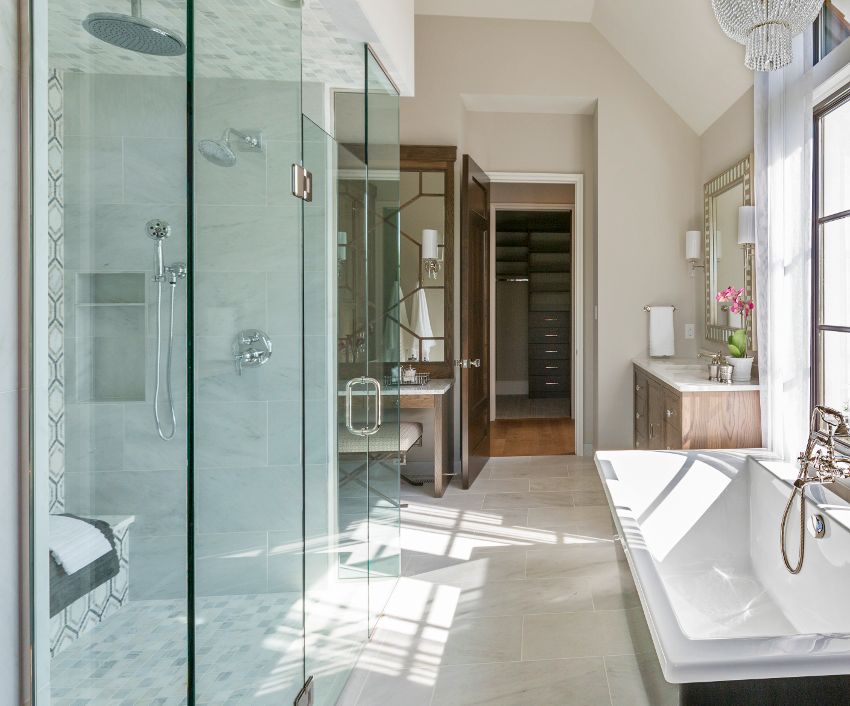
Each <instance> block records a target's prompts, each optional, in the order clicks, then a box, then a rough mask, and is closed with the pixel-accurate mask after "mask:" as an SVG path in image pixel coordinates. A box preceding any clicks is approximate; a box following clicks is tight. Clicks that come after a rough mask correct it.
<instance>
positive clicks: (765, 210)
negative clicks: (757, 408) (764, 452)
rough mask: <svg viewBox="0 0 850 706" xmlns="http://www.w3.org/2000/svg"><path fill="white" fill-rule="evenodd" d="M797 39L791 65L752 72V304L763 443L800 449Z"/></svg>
mask: <svg viewBox="0 0 850 706" xmlns="http://www.w3.org/2000/svg"><path fill="white" fill-rule="evenodd" d="M807 45H808V42H806V41H804V38H803V36H799V37H797V38H796V41H795V42H794V63H793V64H791V65H790V66H787V67H786V68H785V69H783V70H781V71H774V72H770V73H766V74H756V90H755V96H756V98H755V101H756V103H755V116H756V118H755V120H756V125H755V135H756V138H755V142H756V144H755V167H756V182H755V190H756V198H755V203H756V229H757V231H756V298H757V300H756V305H757V307H758V311H757V319H756V320H757V326H758V348H759V354H758V355H759V375H760V381H761V409H762V431H763V436H764V445H765V446H766V447H767V448H769V449H770V450H771V451H773V452H775V453H777V454H780V455H781V456H782V457H783V458H785V459H787V460H792V459H794V458H796V456H797V454H799V452H800V451H802V450H803V448H804V446H805V439H806V436H807V430H808V416H809V384H810V373H811V361H810V349H809V345H810V331H811V325H810V324H811V321H810V320H811V309H810V307H811V304H810V302H811V202H812V197H811V193H812V187H811V184H812V133H813V129H812V105H811V88H810V87H809V85H808V84H809V81H808V80H807V79H808V77H807V72H806V64H807V61H806V57H807V56H810V51H809V49H808V46H807Z"/></svg>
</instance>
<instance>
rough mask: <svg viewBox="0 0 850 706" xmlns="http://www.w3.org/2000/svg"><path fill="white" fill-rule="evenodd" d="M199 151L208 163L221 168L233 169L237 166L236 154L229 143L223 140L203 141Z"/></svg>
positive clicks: (199, 144) (199, 145)
mask: <svg viewBox="0 0 850 706" xmlns="http://www.w3.org/2000/svg"><path fill="white" fill-rule="evenodd" d="M198 151H199V152H200V153H201V154H202V155H203V156H204V158H205V159H206V160H207V161H208V162H212V163H213V164H215V165H216V166H219V167H232V166H233V165H234V164H236V152H234V151H233V148H232V147H231V146H230V144H229V143H228V142H226V141H225V140H224V139H222V140H201V141H200V142H199V143H198Z"/></svg>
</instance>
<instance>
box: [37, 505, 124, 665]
mask: <svg viewBox="0 0 850 706" xmlns="http://www.w3.org/2000/svg"><path fill="white" fill-rule="evenodd" d="M103 519H107V518H103ZM109 519H112V518H109ZM110 524H111V525H112V532H113V534H114V536H115V548H116V550H117V552H118V573H117V574H116V575H115V576H113V577H112V578H111V579H109V581H107V582H105V583H102V584H100V586H97V587H96V588H95V589H94V590H92V591H90V592H89V593H87V594H86V595H85V596H82V597H81V598H78V599H77V600H76V601H74V602H73V603H72V604H71V605H69V606H68V607H67V608H65V610H63V611H62V612H61V613H57V614H56V615H54V616H53V617H52V618H51V619H50V656H51V657H56V655H58V654H59V653H60V652H62V651H63V650H65V649H66V648H67V647H68V646H69V645H71V644H72V643H74V642H75V641H76V640H78V639H79V638H80V636H81V635H83V634H85V633H87V632H89V631H91V630H93V629H94V628H95V627H97V626H98V625H99V624H100V623H102V622H103V621H104V620H106V619H107V618H109V617H110V616H112V615H114V614H115V613H117V612H118V610H119V609H120V608H121V607H122V606H124V605H125V604H126V603H127V601H128V600H129V598H130V526H131V525H132V524H133V520H132V518H125V519H123V520H120V521H117V522H114V523H112V522H110Z"/></svg>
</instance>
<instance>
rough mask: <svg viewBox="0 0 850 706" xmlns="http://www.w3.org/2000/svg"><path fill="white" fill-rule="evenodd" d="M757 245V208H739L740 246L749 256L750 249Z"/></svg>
mask: <svg viewBox="0 0 850 706" xmlns="http://www.w3.org/2000/svg"><path fill="white" fill-rule="evenodd" d="M755 244H756V207H755V206H740V207H739V208H738V245H740V246H741V247H742V248H744V252H745V253H748V254H749V249H750V248H752V247H755Z"/></svg>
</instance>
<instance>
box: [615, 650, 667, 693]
mask: <svg viewBox="0 0 850 706" xmlns="http://www.w3.org/2000/svg"><path fill="white" fill-rule="evenodd" d="M605 672H606V674H607V676H608V685H609V687H610V689H611V702H612V704H613V706H677V705H678V703H679V689H678V687H676V685H675V684H670V683H668V682H667V681H665V679H664V674H663V673H662V672H661V665H659V664H658V659H657V658H656V656H655V654H653V653H647V654H643V655H620V656H617V657H606V658H605Z"/></svg>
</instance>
